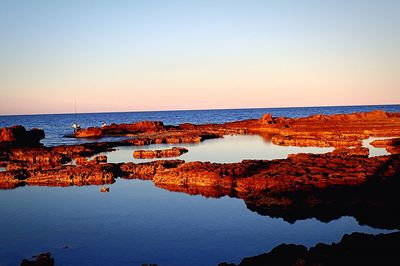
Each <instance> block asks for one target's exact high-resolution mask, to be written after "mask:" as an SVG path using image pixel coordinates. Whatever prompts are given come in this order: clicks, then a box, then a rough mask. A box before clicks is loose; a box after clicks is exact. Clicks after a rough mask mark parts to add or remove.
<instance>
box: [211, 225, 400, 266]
mask: <svg viewBox="0 0 400 266" xmlns="http://www.w3.org/2000/svg"><path fill="white" fill-rule="evenodd" d="M399 247H400V232H396V233H390V234H379V235H368V234H362V233H353V234H351V235H344V236H343V238H342V240H341V241H340V242H339V243H337V244H335V243H332V244H331V245H327V244H317V245H316V246H314V247H312V248H310V249H307V248H306V247H304V246H302V245H293V244H281V245H279V246H277V247H275V248H274V249H272V250H271V251H270V252H268V253H264V254H261V255H258V256H254V257H249V258H244V259H243V260H242V261H241V262H240V263H239V264H238V265H239V266H258V265H260V266H261V265H277V266H299V265H304V266H308V265H310V266H311V265H321V266H328V265H329V266H331V265H398V263H399V261H400V252H399V251H400V248H399ZM235 265H236V264H233V263H220V264H219V266H235Z"/></svg>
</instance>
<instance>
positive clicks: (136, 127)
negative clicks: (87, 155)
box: [74, 121, 165, 138]
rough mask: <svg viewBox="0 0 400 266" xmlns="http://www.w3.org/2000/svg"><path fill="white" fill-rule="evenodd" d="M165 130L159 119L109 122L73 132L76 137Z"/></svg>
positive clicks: (96, 136)
mask: <svg viewBox="0 0 400 266" xmlns="http://www.w3.org/2000/svg"><path fill="white" fill-rule="evenodd" d="M163 130H165V127H164V124H163V123H162V122H161V121H140V122H135V123H132V124H114V123H113V124H111V125H109V126H102V127H89V128H86V129H80V130H78V131H77V132H75V134H74V136H75V137H77V138H98V137H103V136H112V135H127V134H137V133H143V132H146V133H151V132H159V131H163Z"/></svg>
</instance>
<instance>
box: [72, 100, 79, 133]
mask: <svg viewBox="0 0 400 266" xmlns="http://www.w3.org/2000/svg"><path fill="white" fill-rule="evenodd" d="M71 127H72V128H73V129H74V133H76V132H77V131H78V130H80V129H81V125H79V124H78V123H77V122H76V99H75V121H74V123H73V124H72V125H71Z"/></svg>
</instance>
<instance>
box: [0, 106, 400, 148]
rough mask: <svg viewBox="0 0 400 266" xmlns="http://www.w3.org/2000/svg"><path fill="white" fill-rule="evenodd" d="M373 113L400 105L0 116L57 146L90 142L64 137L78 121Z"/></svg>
mask: <svg viewBox="0 0 400 266" xmlns="http://www.w3.org/2000/svg"><path fill="white" fill-rule="evenodd" d="M373 110H384V111H388V112H400V104H398V105H360V106H328V107H289V108H250V109H218V110H188V111H152V112H117V113H77V114H41V115H8V116H4V115H3V116H2V115H0V127H6V126H12V125H23V126H24V127H25V128H27V129H31V128H41V129H44V131H45V134H46V138H45V139H44V140H43V141H42V142H43V144H45V145H48V146H54V145H61V144H74V143H82V142H87V141H88V140H77V139H73V138H65V137H63V136H64V135H68V134H71V133H72V128H71V125H72V124H73V123H74V122H77V123H79V124H80V125H81V127H83V128H84V127H91V126H97V127H99V126H101V124H102V123H103V122H106V123H107V124H111V123H117V124H120V123H132V122H136V121H142V120H154V121H163V122H164V124H166V125H178V124H181V123H194V124H205V123H225V122H230V121H236V120H244V119H258V118H260V117H261V116H262V115H263V114H266V113H270V114H272V115H273V116H276V117H279V116H285V117H304V116H309V115H315V114H327V115H330V114H348V113H353V112H368V111H373ZM103 140H104V139H103Z"/></svg>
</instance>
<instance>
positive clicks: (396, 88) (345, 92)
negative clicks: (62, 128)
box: [0, 0, 400, 115]
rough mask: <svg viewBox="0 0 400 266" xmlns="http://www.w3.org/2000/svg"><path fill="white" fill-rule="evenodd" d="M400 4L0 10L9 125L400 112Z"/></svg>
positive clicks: (51, 4)
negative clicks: (292, 110)
mask: <svg viewBox="0 0 400 266" xmlns="http://www.w3.org/2000/svg"><path fill="white" fill-rule="evenodd" d="M399 14H400V1H396V0H393V1H385V0H376V1H368V0H365V1H362V0H358V1H354V0H343V1H339V0H334V1H333V0H332V1H329V0H327V1H319V0H314V1H311V0H310V1H299V0H292V1H289V0H276V1H267V0H264V1H244V0H243V1H234V0H233V1H232V0H230V1H222V0H221V1H219V0H213V1H205V0H201V1H200V0H199V1H151V0H144V1H117V0H116V1H85V0H79V1H78V0H77V1H72V0H68V1H67V0H65V1H61V0H60V1H58V0H57V1H54V0H49V1H44V0H35V1H32V0H27V1H18V0H11V1H5V0H0V115H1V114H25V113H64V112H74V99H75V98H76V101H77V106H78V112H107V111H136V110H176V109H209V108H241V107H281V106H282V107H283V106H315V105H318V106H319V105H354V104H357V105H358V104H399V103H400V15H399Z"/></svg>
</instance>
